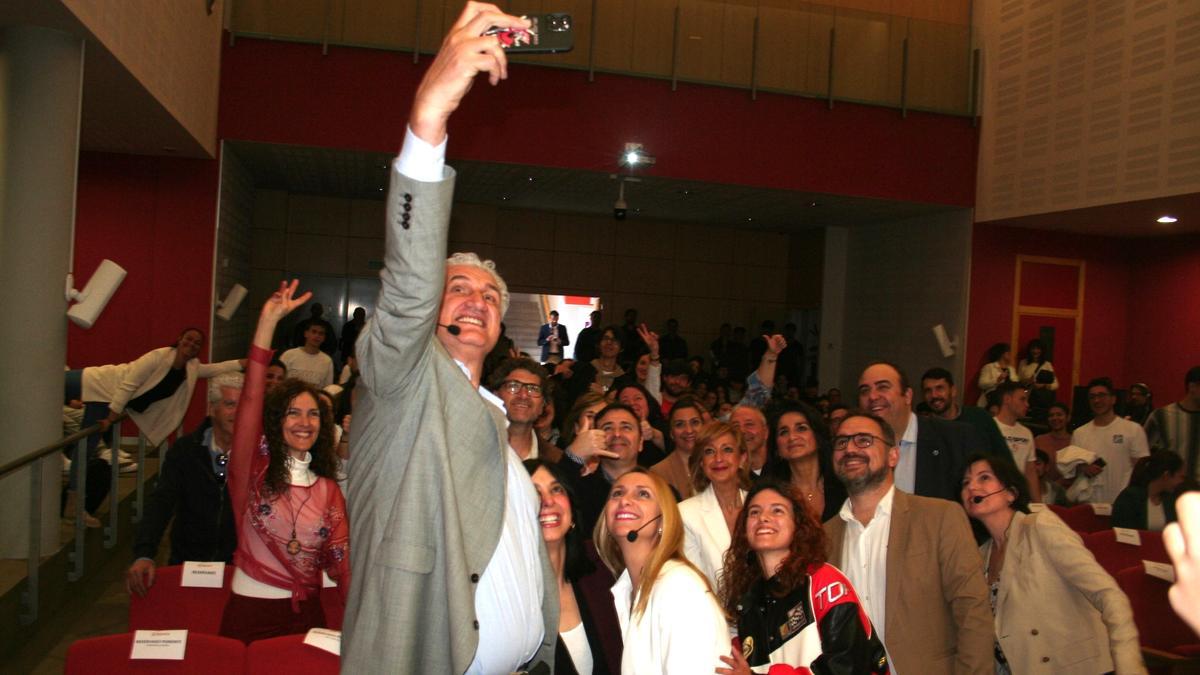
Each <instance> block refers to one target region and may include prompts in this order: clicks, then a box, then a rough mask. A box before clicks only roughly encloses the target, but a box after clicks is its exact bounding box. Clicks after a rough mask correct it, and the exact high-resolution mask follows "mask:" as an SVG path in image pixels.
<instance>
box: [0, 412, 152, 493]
mask: <svg viewBox="0 0 1200 675" xmlns="http://www.w3.org/2000/svg"><path fill="white" fill-rule="evenodd" d="M127 419H129V413H121V416H120V417H118V418H117V419H115V420H113V424H120V423H121V422H124V421H125V420H127ZM99 431H100V424H99V423H96V424H93V425H92V426H90V427H88V428H86V429H80V430H79V431H76V432H75V433H73V434H71V435H70V436H66V437H64V438H63V439H62V440H60V441H58V442H57V443H52V444H50V445H47V446H46V447H44V448H41V449H40V450H34V451H33V452H31V453H29V454H28V455H25V456H24V457H18V458H17V459H14V460H13V461H11V462H9V463H7V464H3V465H0V480H4V479H5V478H7V477H8V475H9V474H10V473H14V472H16V471H17V470H19V469H22V468H24V467H25V465H27V464H32V463H34V462H36V461H38V460H39V459H41V458H43V457H46V456H47V455H52V454H54V451H55V450H64V449H66V447H67V446H68V445H74V444H76V443H78V442H79V441H81V440H83V439H85V438H87V437H88V436H91V435H92V434H95V433H97V432H99Z"/></svg>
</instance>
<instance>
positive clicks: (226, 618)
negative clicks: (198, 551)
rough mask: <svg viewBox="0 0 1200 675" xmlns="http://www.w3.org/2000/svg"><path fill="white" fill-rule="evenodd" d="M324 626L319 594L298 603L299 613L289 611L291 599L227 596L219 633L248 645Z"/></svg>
mask: <svg viewBox="0 0 1200 675" xmlns="http://www.w3.org/2000/svg"><path fill="white" fill-rule="evenodd" d="M324 627H325V611H324V610H323V609H321V596H320V594H319V593H318V594H314V595H313V596H312V597H311V598H309V599H308V600H303V601H301V602H300V611H299V612H293V611H292V600H291V598H282V599H280V600H269V599H265V598H251V597H249V596H245V595H238V594H237V593H231V594H230V595H229V602H227V603H225V613H224V614H223V615H222V616H221V633H220V634H221V635H223V636H224V637H229V638H234V639H236V640H241V641H242V642H245V643H246V644H250V643H251V642H253V641H255V640H263V639H266V638H273V637H279V636H280V635H293V634H296V633H307V632H308V630H309V629H310V628H324Z"/></svg>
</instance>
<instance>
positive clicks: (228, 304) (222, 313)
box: [217, 284, 246, 321]
mask: <svg viewBox="0 0 1200 675" xmlns="http://www.w3.org/2000/svg"><path fill="white" fill-rule="evenodd" d="M245 299H246V287H245V286H243V285H241V284H234V285H233V288H231V289H229V293H228V294H226V295H225V299H224V300H218V301H217V316H218V317H220V318H221V319H224V320H225V321H228V320H230V319H232V318H233V314H234V312H236V311H237V310H238V306H239V305H241V304H242V300H245Z"/></svg>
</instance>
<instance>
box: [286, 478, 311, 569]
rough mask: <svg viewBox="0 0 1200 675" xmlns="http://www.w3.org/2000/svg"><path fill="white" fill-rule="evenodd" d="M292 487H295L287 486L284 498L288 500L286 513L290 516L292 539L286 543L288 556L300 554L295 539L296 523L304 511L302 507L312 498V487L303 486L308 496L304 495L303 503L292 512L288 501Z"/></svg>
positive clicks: (298, 543) (298, 542) (297, 541)
mask: <svg viewBox="0 0 1200 675" xmlns="http://www.w3.org/2000/svg"><path fill="white" fill-rule="evenodd" d="M293 487H295V486H294V485H289V486H288V497H286V498H287V500H288V511H290V512H291V514H292V538H291V539H290V540H288V543H287V552H288V555H297V554H299V553H300V540H299V539H297V538H296V521H298V520H299V519H300V513H301V512H302V511H304V505H305V504H307V503H308V500H309V499H310V498H312V490H311V488H312V486H311V485H308V486H305V488H304V489H305V491H306V492H307V493H308V494H306V495H304V501H302V502H300V508H299V509H296V510H292V500H291V499H290V497H291V494H292V491H291V488H293Z"/></svg>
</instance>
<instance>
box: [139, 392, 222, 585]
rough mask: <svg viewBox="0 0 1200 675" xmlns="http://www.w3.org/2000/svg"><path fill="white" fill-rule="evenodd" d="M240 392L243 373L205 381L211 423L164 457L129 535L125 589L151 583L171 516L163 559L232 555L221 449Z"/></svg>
mask: <svg viewBox="0 0 1200 675" xmlns="http://www.w3.org/2000/svg"><path fill="white" fill-rule="evenodd" d="M241 393H242V374H241V373H226V374H224V375H221V376H219V377H216V378H214V379H211V380H209V381H208V415H209V419H210V420H211V421H212V425H211V426H210V427H207V428H201V429H200V430H197V431H195V432H192V433H191V434H188V435H187V436H184V437H182V438H180V439H178V440H176V441H175V444H174V445H173V446H171V449H170V451H168V452H167V455H166V459H165V460H163V463H162V468H161V469H160V470H159V474H158V487H157V488H156V489H155V490H154V492H153V493H152V494H151V495H150V497H149V498H148V499H147V500H146V513H145V515H144V516H143V518H142V521H141V522H140V523H138V529H137V534H136V535H135V536H134V539H133V555H134V561H133V564H132V565H130V566H129V571H128V572H126V575H125V586H126V588H128V589H129V592H130V593H137V594H138V595H142V596H144V595H145V594H146V591H147V590H149V588H150V587H151V586H152V585H154V572H155V567H154V558H155V556H156V555H157V553H158V545H159V542H160V541H161V540H162V536H163V532H164V531H166V529H167V525H168V524H169V523H170V522H171V519H172V518H174V519H175V525H174V527H172V528H171V556H170V558H169V560H168V564H171V565H179V564H182V563H183V561H185V560H200V561H223V562H231V561H232V560H233V551H234V549H236V548H237V531H236V529H235V528H234V523H233V507H232V506H231V505H230V503H229V491H228V490H227V489H226V488H225V467H226V465H227V463H228V456H227V455H226V453H227V452H228V450H229V446H230V443H231V442H232V440H233V421H234V419H235V418H236V417H237V407H238V398H239V397H240V396H241Z"/></svg>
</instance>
